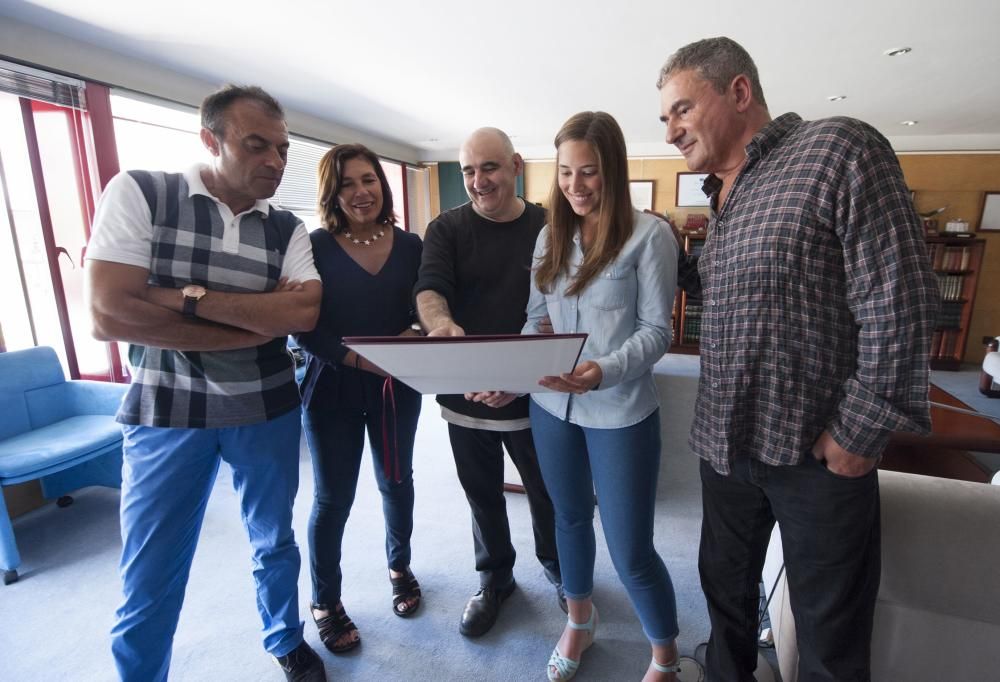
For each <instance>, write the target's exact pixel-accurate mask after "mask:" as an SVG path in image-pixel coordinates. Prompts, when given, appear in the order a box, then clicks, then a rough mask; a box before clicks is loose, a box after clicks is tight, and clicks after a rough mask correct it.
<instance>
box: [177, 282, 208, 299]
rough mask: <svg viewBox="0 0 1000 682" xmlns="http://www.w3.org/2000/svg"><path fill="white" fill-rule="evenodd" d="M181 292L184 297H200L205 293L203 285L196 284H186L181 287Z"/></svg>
mask: <svg viewBox="0 0 1000 682" xmlns="http://www.w3.org/2000/svg"><path fill="white" fill-rule="evenodd" d="M181 293H182V294H184V296H185V297H186V298H195V299H197V298H201V297H202V296H204V295H205V293H206V292H205V287H203V286H199V285H197V284H188V285H187V286H186V287H184V288H183V289H181Z"/></svg>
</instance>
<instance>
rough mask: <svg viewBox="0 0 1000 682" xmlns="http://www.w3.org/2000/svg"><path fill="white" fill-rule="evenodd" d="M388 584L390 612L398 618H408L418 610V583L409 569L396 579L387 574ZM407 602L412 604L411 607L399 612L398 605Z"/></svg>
mask: <svg viewBox="0 0 1000 682" xmlns="http://www.w3.org/2000/svg"><path fill="white" fill-rule="evenodd" d="M389 582H390V583H392V612H393V613H395V614H396V615H397V616H399V617H400V618H409V617H410V616H412V615H413V614H414V613H416V612H417V609H419V608H420V583H418V582H417V579H416V578H415V577H414V576H413V571H411V570H410V569H409V567H407V569H406V572H404V573H403V575H401V576H399V577H398V578H393V577H392V574H389ZM408 601H412V602H413V604H412V606H409V607H407V608H406V609H405V610H403V611H400V610H399V606H400V604H406V602H408Z"/></svg>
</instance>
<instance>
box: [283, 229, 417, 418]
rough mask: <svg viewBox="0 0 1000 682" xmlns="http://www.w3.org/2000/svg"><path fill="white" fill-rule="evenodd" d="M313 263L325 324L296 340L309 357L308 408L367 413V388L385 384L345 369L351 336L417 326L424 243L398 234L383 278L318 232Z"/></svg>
mask: <svg viewBox="0 0 1000 682" xmlns="http://www.w3.org/2000/svg"><path fill="white" fill-rule="evenodd" d="M309 238H310V240H311V241H312V249H313V259H314V260H315V261H316V269H317V270H319V274H320V277H321V278H322V279H323V301H322V303H321V304H320V313H319V320H318V322H317V323H316V328H315V329H313V330H312V331H311V332H305V333H302V334H297V335H296V337H295V338H296V341H298V343H299V346H301V347H302V349H303V350H304V351H306V356H307V364H306V373H305V378H304V379H303V381H302V402H303V406H304V407H305V408H309V406H310V403H311V402H312V401H313V400H314V399H316V400H322V401H323V405H324V407H331V408H336V407H363V406H364V405H365V402H366V400H365V394H366V384H367V383H371V382H374V383H377V384H379V385H381V383H382V378H381V377H379V376H377V375H374V374H372V373H371V372H361V371H358V370H355V369H354V368H352V367H346V366H344V365H342V364H340V363H341V361H342V360H343V359H344V356H345V355H346V354H347V348H346V347H345V346H344V345H343V343H342V341H343V338H344V337H345V336H395V335H397V334H399V333H400V332H402V331H403V330H405V329H407V328H408V327H409V326H410V324H412V323H413V322H414V321H415V320H416V316H415V313H414V309H413V285H414V283H415V282H416V281H417V272H418V270H419V269H420V254H421V250H422V243H421V241H420V237H418V236H417V235H415V234H412V233H409V232H404V231H403V230H401V229H399V228H398V227H394V228H393V244H392V250H391V251H390V252H389V258H388V259H387V260H386V262H385V265H383V266H382V269H381V270H379V271H378V273H376V274H374V275H372V274H371V273H369V272H368V271H367V270H365V269H364V268H362V267H361V266H360V265H358V263H357V262H355V261H354V259H353V258H351V257H350V256H349V255H348V254H347V252H345V251H344V248H343V247H342V246H341V245H340V244H339V243H338V242H337V240H336V239H335V238H334V236H333V235H332V234H331V233H330V232H328V231H327V230H325V229H322V228H321V229H318V230H314V231H313V232H312V233H310V235H309Z"/></svg>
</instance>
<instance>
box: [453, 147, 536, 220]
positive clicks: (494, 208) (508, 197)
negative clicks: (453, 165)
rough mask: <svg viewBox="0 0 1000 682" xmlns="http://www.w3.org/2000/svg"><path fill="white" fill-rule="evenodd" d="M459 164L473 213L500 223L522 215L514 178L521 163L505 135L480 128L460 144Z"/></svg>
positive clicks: (521, 202)
mask: <svg viewBox="0 0 1000 682" xmlns="http://www.w3.org/2000/svg"><path fill="white" fill-rule="evenodd" d="M458 161H459V163H460V164H461V166H462V175H463V177H464V179H465V191H466V193H467V194H468V195H469V199H471V200H472V207H473V209H474V210H475V211H476V213H478V214H479V215H481V216H482V217H484V218H486V219H488V220H493V221H496V222H501V223H502V222H510V221H512V220H515V219H516V218H517V217H518V216H520V215H521V213H522V212H523V211H524V202H523V201H521V199H519V198H518V196H517V176H518V175H520V174H521V173H522V172H523V170H524V161H523V160H522V159H521V155H520V154H518V153H517V152H515V151H514V145H513V144H512V143H511V141H510V137H508V136H507V133H505V132H504V131H502V130H500V129H499V128H479V129H478V130H476V131H474V132H473V133H472V134H471V135H469V137H467V138H466V140H465V142H464V143H463V144H462V148H461V150H460V151H459V154H458Z"/></svg>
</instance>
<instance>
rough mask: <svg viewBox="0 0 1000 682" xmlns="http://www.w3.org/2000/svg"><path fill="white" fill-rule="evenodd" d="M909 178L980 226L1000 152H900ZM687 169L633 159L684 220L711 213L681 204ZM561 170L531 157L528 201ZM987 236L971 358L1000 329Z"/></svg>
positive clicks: (998, 248) (921, 198) (929, 204)
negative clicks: (680, 183) (680, 179)
mask: <svg viewBox="0 0 1000 682" xmlns="http://www.w3.org/2000/svg"><path fill="white" fill-rule="evenodd" d="M899 161H900V165H901V166H902V168H903V174H904V176H905V177H906V182H907V184H908V185H909V186H910V188H911V189H913V190H915V191H916V199H915V201H916V205H917V209H918V210H920V211H928V210H931V209H934V208H937V207H939V206H944V205H948V207H949V208H948V209H947V210H946V211H945V212H944V213H942V214H941V215H940V216H938V218H939V222H940V225H941V226H942V227H943V226H944V224H945V223H946V222H947V221H948V220H951V219H953V218H962V219H964V220H967V221H969V225H970V227H971V228H972V229H973V230H975V229H976V228H978V226H979V216H980V213H981V212H982V206H983V197H984V193H985V192H987V191H992V192H998V191H1000V154H903V155H901V156H900V157H899ZM683 171H687V164H686V163H685V161H684V160H683V159H643V158H633V159H630V160H629V177H630V179H632V180H653V181H654V182H655V183H656V184H655V185H654V187H653V210H655V211H657V212H659V213H666V214H667V215H669V216H670V217H671V218H672V219H673V220H674V221H675V222H676V223H677V224H678V225H683V224H684V221H685V219H686V217H687V214H688V213H691V212H694V213H707V212H708V209H698V208H692V209H686V208H677V207H676V206H675V205H674V204H675V203H676V199H677V194H676V192H677V189H676V187H677V173H678V172H683ZM554 176H555V161H553V160H538V161H528V163H526V164H525V171H524V192H525V198H526V199H527V200H528V201H532V202H538V203H541V204H542V205H543V206H545V207H546V208H547V207H548V203H549V200H548V197H549V191H550V189H551V186H552V179H553V178H554ZM977 237H979V238H982V239H985V240H986V253H985V256H984V259H983V268H982V273H981V274H980V277H979V283H978V288H977V294H976V303H975V307H974V308H973V312H972V325H971V327H970V330H969V340H968V345H967V346H966V351H965V360H966V362H974V363H979V362H982V359H983V354H984V351H983V347H982V344H980V339H981V338H982V337H983V336H998V335H1000V232H980V233H979V234H977Z"/></svg>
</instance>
